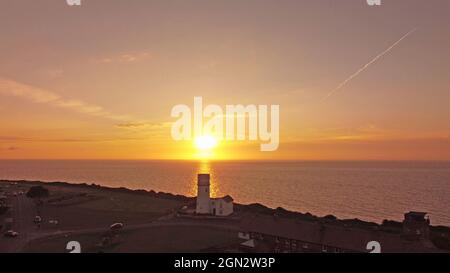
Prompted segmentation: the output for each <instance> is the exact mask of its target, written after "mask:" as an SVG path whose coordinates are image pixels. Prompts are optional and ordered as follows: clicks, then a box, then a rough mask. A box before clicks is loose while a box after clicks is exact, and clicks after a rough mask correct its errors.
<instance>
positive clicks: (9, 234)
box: [3, 230, 19, 238]
mask: <svg viewBox="0 0 450 273" xmlns="http://www.w3.org/2000/svg"><path fill="white" fill-rule="evenodd" d="M3 235H4V236H5V237H10V238H15V237H17V236H19V232H17V231H14V230H8V231H7V232H5V234H3Z"/></svg>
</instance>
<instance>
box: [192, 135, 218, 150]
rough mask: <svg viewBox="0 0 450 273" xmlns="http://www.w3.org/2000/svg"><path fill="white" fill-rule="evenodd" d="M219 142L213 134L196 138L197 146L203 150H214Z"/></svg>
mask: <svg viewBox="0 0 450 273" xmlns="http://www.w3.org/2000/svg"><path fill="white" fill-rule="evenodd" d="M217 142H218V141H217V139H216V138H214V137H213V136H199V137H196V138H195V147H197V149H199V150H202V151H205V150H212V149H214V148H215V147H217Z"/></svg>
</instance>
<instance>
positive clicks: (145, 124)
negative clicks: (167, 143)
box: [116, 122, 171, 129]
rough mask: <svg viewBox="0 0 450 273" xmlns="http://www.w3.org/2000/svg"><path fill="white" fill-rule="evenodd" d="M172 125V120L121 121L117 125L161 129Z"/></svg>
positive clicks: (128, 127)
mask: <svg viewBox="0 0 450 273" xmlns="http://www.w3.org/2000/svg"><path fill="white" fill-rule="evenodd" d="M170 125H171V123H170V122H159V123H158V122H129V123H119V124H117V125H116V127H118V128H124V129H144V128H147V129H161V128H166V127H169V126H170Z"/></svg>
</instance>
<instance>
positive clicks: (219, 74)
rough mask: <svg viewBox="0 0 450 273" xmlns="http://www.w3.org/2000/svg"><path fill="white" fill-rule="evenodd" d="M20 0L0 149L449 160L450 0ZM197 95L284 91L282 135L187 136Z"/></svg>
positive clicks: (10, 34)
mask: <svg viewBox="0 0 450 273" xmlns="http://www.w3.org/2000/svg"><path fill="white" fill-rule="evenodd" d="M13 2H14V3H11V4H10V5H8V6H7V7H2V9H1V10H0V33H1V37H2V41H4V42H3V43H1V44H0V59H1V60H2V61H1V63H0V159H86V160H89V159H99V160H100V159H102V160H105V159H106V160H121V159H129V160H159V159H161V160H205V159H208V160H443V161H447V160H450V127H449V126H448V124H450V110H449V109H450V108H449V107H448V102H449V101H450V92H448V90H450V81H449V77H448V75H447V74H448V71H450V62H449V61H446V60H450V51H449V50H448V48H449V46H450V36H449V35H448V29H450V23H449V20H448V12H446V11H448V10H449V9H450V2H449V3H447V2H446V3H441V4H439V5H438V4H436V5H429V4H428V3H426V1H422V2H420V1H417V2H418V3H415V5H413V6H414V7H412V8H413V9H416V12H408V11H407V10H405V8H404V5H402V4H401V3H399V2H401V1H395V3H391V4H389V8H377V9H373V8H372V9H371V8H370V7H368V6H366V5H355V4H354V3H350V2H351V1H348V2H345V3H340V4H339V5H332V4H330V3H329V1H292V3H291V2H290V3H288V4H286V5H280V4H279V3H278V2H277V1H264V3H258V4H257V5H251V4H248V5H242V3H237V2H239V1H237V2H236V3H234V2H233V1H206V2H208V3H200V2H202V1H200V2H199V3H192V4H190V5H168V4H167V3H166V2H165V1H138V2H139V3H135V4H133V5H129V4H124V3H120V2H121V1H111V3H108V10H106V11H105V12H104V13H102V16H98V13H97V12H96V11H97V10H104V6H103V4H102V3H95V1H94V2H93V3H88V4H87V5H83V6H82V7H80V8H77V9H76V10H74V9H71V8H68V7H67V6H65V5H57V4H54V3H53V2H52V1H13ZM99 2H101V1H99ZM419 2H420V3H419ZM125 7H126V11H127V12H123V11H124V9H125ZM180 7H181V8H180ZM237 10H239V12H236V11H237ZM424 10H426V11H427V12H424ZM428 11H429V12H428ZM118 14H120V16H117V15H118ZM18 15H20V16H18ZM62 18H64V20H61V19H62ZM367 18H371V19H370V20H371V22H370V24H369V23H368V24H361V23H360V22H361V19H364V20H366V19H367ZM36 22H39V23H36ZM105 22H108V25H107V27H106V26H105ZM187 22H189V23H187ZM10 26H14V28H11V27H10ZM130 29H132V30H133V31H130ZM336 33H339V35H336ZM436 41H439V42H436ZM329 94H331V95H329ZM195 96H201V97H203V98H204V104H205V105H206V104H216V105H219V106H221V107H223V106H226V105H230V104H231V105H237V104H242V105H250V104H254V105H280V145H279V149H278V150H277V151H274V152H261V151H260V148H259V145H260V144H261V141H227V140H223V141H222V140H221V141H216V140H215V139H213V138H210V137H208V136H206V138H203V139H200V140H198V139H197V140H190V141H179V142H178V141H174V140H173V139H172V137H171V126H172V123H173V122H174V121H175V120H174V119H173V118H172V117H171V109H172V107H173V106H174V105H178V104H186V105H190V104H191V103H192V100H193V98H194V97H195ZM324 97H326V99H325V100H324V99H323V98H324ZM196 141H197V142H198V143H196Z"/></svg>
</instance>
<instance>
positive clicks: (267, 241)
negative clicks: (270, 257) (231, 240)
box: [238, 214, 437, 253]
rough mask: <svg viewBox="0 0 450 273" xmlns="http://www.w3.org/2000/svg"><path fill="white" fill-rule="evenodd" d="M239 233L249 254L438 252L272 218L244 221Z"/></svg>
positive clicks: (373, 232)
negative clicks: (377, 246)
mask: <svg viewBox="0 0 450 273" xmlns="http://www.w3.org/2000/svg"><path fill="white" fill-rule="evenodd" d="M240 230H241V231H240V233H239V235H238V237H239V238H241V239H243V240H244V242H243V243H242V244H241V248H242V249H243V250H244V251H249V252H264V253H267V252H294V253H295V252H315V253H317V252H322V253H325V252H332V253H341V252H347V253H352V252H353V253H357V252H359V253H364V252H365V253H367V252H370V250H371V248H369V243H370V242H373V241H375V242H378V243H379V244H380V246H381V252H386V253H402V252H420V253H422V252H435V251H437V249H436V248H435V247H434V246H433V245H431V244H427V243H426V241H419V240H407V239H406V238H405V237H404V235H403V234H402V233H398V234H391V233H388V232H384V231H380V230H377V229H372V228H360V227H347V226H344V225H339V224H331V223H325V222H321V221H306V220H300V219H289V218H281V217H277V216H270V215H258V214H256V215H252V216H248V217H245V218H243V219H242V221H241V225H240ZM244 238H245V239H244Z"/></svg>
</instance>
